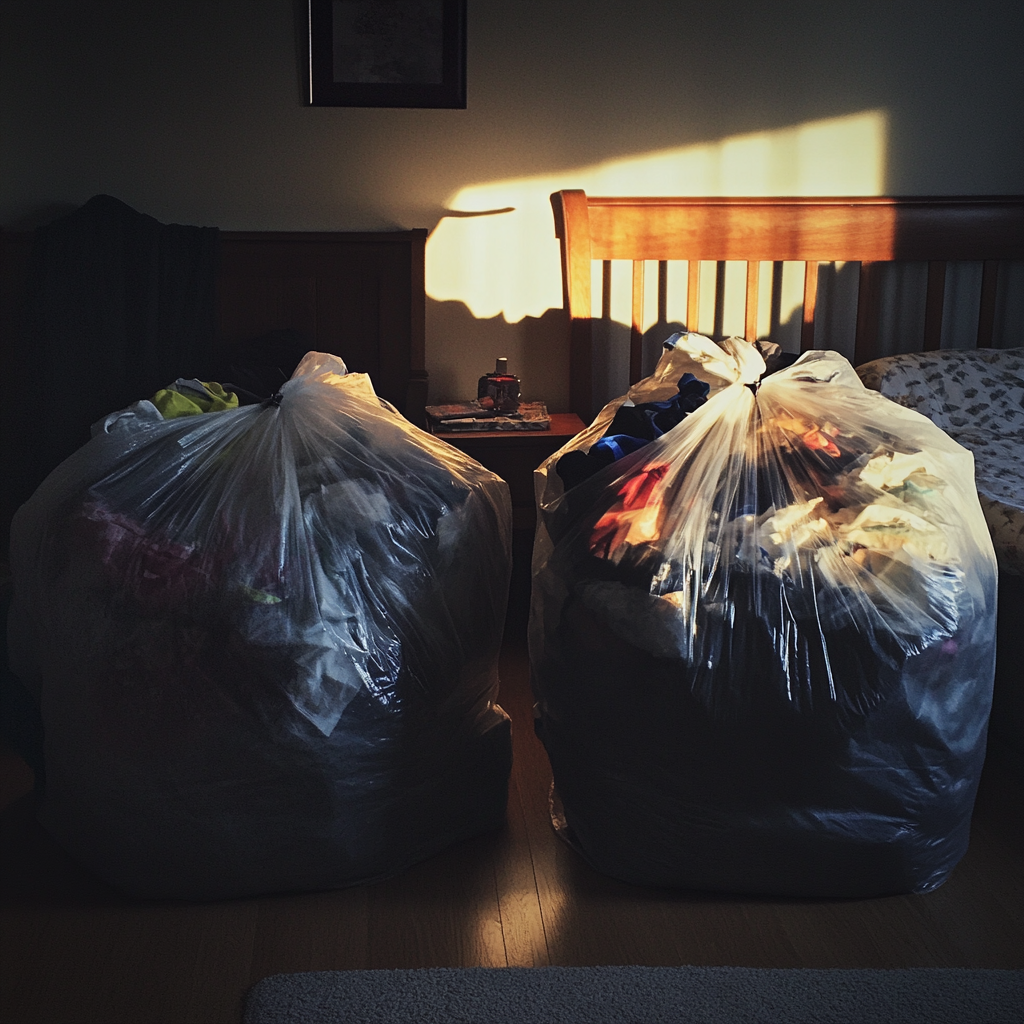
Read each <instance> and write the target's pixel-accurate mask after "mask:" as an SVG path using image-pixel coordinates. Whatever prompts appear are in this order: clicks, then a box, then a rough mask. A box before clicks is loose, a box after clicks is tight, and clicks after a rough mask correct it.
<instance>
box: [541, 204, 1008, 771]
mask: <svg viewBox="0 0 1024 1024" xmlns="http://www.w3.org/2000/svg"><path fill="white" fill-rule="evenodd" d="M551 203H552V208H553V212H554V221H555V233H556V235H557V236H558V239H559V242H560V247H561V258H562V282H563V299H564V308H565V311H566V314H567V325H566V326H567V332H568V345H569V353H570V360H569V362H570V396H571V406H572V409H573V410H574V411H575V412H577V413H578V414H579V415H580V416H581V417H582V418H583V419H584V420H589V419H590V418H592V416H593V415H594V413H595V411H596V407H595V393H594V392H595V381H597V380H598V379H599V376H600V374H599V370H598V368H597V367H596V366H595V354H596V348H595V337H596V335H597V333H598V332H599V331H600V330H601V329H602V326H603V325H602V321H608V320H609V318H610V306H611V298H610V295H611V288H612V268H613V263H614V262H616V261H622V263H623V265H624V266H626V267H628V268H629V270H628V273H629V277H630V281H629V285H630V287H629V291H630V295H631V326H630V329H629V342H628V348H629V353H628V367H629V383H630V384H633V383H635V382H636V381H638V380H640V379H641V378H642V376H643V375H644V368H645V353H646V352H648V351H649V349H650V348H651V342H652V340H653V343H654V344H655V345H660V342H661V341H662V340H664V339H665V338H666V337H667V336H668V335H669V334H671V333H672V332H673V331H674V330H678V329H683V330H685V327H684V326H683V325H684V324H691V325H697V324H698V323H700V322H701V321H708V320H711V321H712V322H713V324H714V330H713V331H710V332H707V333H710V334H711V336H712V337H713V338H715V339H716V340H720V339H721V338H723V337H724V336H725V334H724V332H723V331H722V324H723V308H724V304H725V301H726V297H725V287H724V284H725V280H726V270H727V267H730V266H733V265H735V263H739V264H745V267H744V269H743V282H744V284H743V290H744V295H743V307H744V312H743V329H742V331H736V330H734V331H732V332H731V333H733V334H736V335H741V336H742V337H745V338H747V339H748V340H754V339H755V338H758V337H761V336H763V335H762V334H761V332H759V330H758V326H759V325H760V324H762V323H763V322H764V321H765V319H766V318H765V316H764V310H763V308H761V309H759V304H761V305H762V306H763V302H764V296H765V295H770V296H771V298H770V299H769V300H768V301H769V302H770V303H771V305H772V310H771V313H772V315H771V317H769V318H768V320H769V322H770V323H771V324H772V326H773V327H775V326H777V322H778V313H777V310H778V302H779V292H780V281H781V274H782V271H783V267H784V265H789V266H792V265H793V264H794V263H795V264H797V269H798V270H799V271H800V272H801V273H802V278H803V283H802V304H801V306H800V311H799V325H798V334H797V343H796V345H795V346H793V347H794V348H798V349H799V351H801V352H803V351H807V350H810V349H814V348H828V347H838V346H836V345H834V344H833V343H831V338H830V332H829V331H828V330H825V329H824V328H825V327H826V326H827V325H824V324H823V323H822V319H823V318H822V317H821V316H820V315H819V314H820V313H821V309H822V306H823V305H824V304H826V302H827V300H828V299H829V292H828V289H827V288H826V287H825V286H824V285H825V280H826V278H827V277H828V275H830V274H832V278H831V280H832V281H833V282H834V279H835V275H834V264H836V263H838V262H840V261H841V262H844V263H845V264H846V271H847V273H848V272H849V271H851V270H852V271H853V272H854V274H855V279H854V280H855V287H854V289H853V293H852V295H853V298H852V303H851V310H850V312H851V316H852V321H853V322H852V324H851V325H850V327H849V330H848V332H847V334H846V337H848V338H849V340H850V343H849V345H848V346H847V350H846V351H845V352H844V354H845V355H846V356H847V358H849V359H850V361H851V362H852V363H853V364H854V366H856V367H858V368H859V371H860V372H861V375H862V378H863V379H864V380H865V382H866V383H867V384H868V386H873V387H875V388H876V389H878V390H881V391H882V393H883V394H887V395H888V397H891V398H893V399H894V400H896V401H899V402H901V404H905V405H908V406H910V407H912V408H913V407H916V408H919V409H920V410H921V411H922V412H924V413H925V414H926V415H929V416H931V417H932V418H933V419H934V420H935V422H937V423H939V425H940V426H942V427H943V429H946V430H947V432H950V433H951V434H953V436H959V437H960V439H961V440H962V443H963V444H964V445H965V446H966V447H969V448H971V449H972V450H973V451H974V453H975V458H976V461H977V463H978V466H979V473H978V480H979V488H983V487H985V481H986V480H987V481H988V482H989V484H990V485H991V486H990V487H989V488H988V490H989V491H990V493H986V492H985V491H984V490H982V493H981V499H982V504H983V508H984V509H985V512H986V516H987V520H988V523H989V526H990V529H991V530H992V533H993V538H994V541H995V546H996V551H997V557H998V558H999V562H1000V607H999V644H998V658H997V679H996V693H995V702H994V708H993V715H992V725H991V731H990V747H991V749H993V750H994V751H996V752H998V753H999V754H1000V755H1002V759H1003V760H1004V761H1007V762H1012V763H1013V764H1014V765H1015V766H1016V767H1018V768H1019V767H1021V766H1022V765H1024V756H1022V751H1024V688H1022V687H1021V685H1020V683H1021V672H1020V664H1021V658H1022V653H1024V652H1022V651H1021V644H1020V639H1019V634H1020V626H1019V624H1020V621H1021V618H1022V616H1024V576H1022V575H1021V572H1022V565H1024V560H1022V558H1021V549H1022V547H1024V545H1021V543H1020V538H1021V537H1022V536H1024V475H1022V473H1021V469H1020V466H1021V463H1020V459H1019V452H1020V446H1021V445H1022V444H1024V431H1022V429H1021V409H1020V406H1021V403H1022V401H1024V397H1022V396H1024V383H1022V374H1024V359H1022V358H1021V356H1022V354H1024V349H1021V348H1020V347H1019V346H1021V345H1024V322H1021V321H1020V320H1019V319H1016V320H1014V315H1013V310H1014V309H1015V308H1017V307H1018V306H1019V298H1018V299H1014V297H1013V294H1012V293H1013V289H1014V288H1015V287H1016V288H1019V286H1020V280H1019V278H1020V270H1021V262H1020V261H1022V260H1024V197H1022V196H964V197H913V198H889V197H838V198H827V197H822V198H818V197H799V198H718V197H715V198H691V197H636V198H630V197H620V196H613V197H593V196H588V195H586V193H585V192H583V191H581V190H566V191H561V192H556V193H555V194H553V195H552V197H551ZM800 265H802V266H800ZM965 268H966V269H967V270H969V271H970V272H971V273H973V275H974V282H973V285H972V286H970V287H966V288H965V287H964V286H963V283H962V281H963V278H962V275H963V273H964V271H965ZM670 269H671V270H672V276H673V280H675V279H678V280H680V282H681V283H682V282H683V281H684V280H685V285H684V286H683V293H684V294H685V306H683V305H682V300H681V298H679V300H678V301H677V306H676V308H677V309H678V308H685V314H684V316H683V317H682V318H680V317H678V316H677V317H675V318H673V317H671V316H669V314H668V309H669V295H668V292H669V280H670ZM653 274H657V298H656V302H657V317H656V320H655V321H654V326H653V327H648V326H647V325H648V324H649V323H650V321H651V319H652V318H651V316H650V315H646V316H645V308H644V307H645V299H646V301H647V302H648V304H649V303H650V295H651V292H652V289H651V288H649V287H648V285H647V281H648V280H649V277H648V275H653ZM684 275H685V276H684ZM766 275H768V276H770V278H771V280H770V281H766V280H765V276H766ZM712 277H713V278H714V280H713V282H712V281H711V280H710V278H712ZM894 280H895V286H894V284H893V282H894ZM908 282H910V283H916V284H920V285H921V289H920V294H913V295H906V294H900V293H901V292H905V291H907V290H908V287H907V285H908ZM712 283H713V287H708V286H709V285H711V284H712ZM894 294H896V296H897V298H901V299H902V300H903V301H904V303H905V304H906V303H909V304H910V305H911V306H914V307H915V308H916V310H917V315H916V316H915V317H911V318H910V320H911V322H912V326H911V328H910V330H909V333H908V331H907V330H906V329H902V331H901V328H900V320H899V317H896V332H895V333H896V335H897V336H898V337H897V340H896V346H895V347H894V344H893V338H892V333H893V332H892V330H891V327H892V324H891V323H890V325H889V327H890V330H889V333H888V336H887V334H886V329H885V320H886V314H887V313H888V314H889V319H890V321H891V320H892V316H891V310H887V309H886V308H885V307H886V306H887V305H889V306H891V304H892V299H893V295H894ZM702 302H703V303H711V304H712V305H713V307H714V309H713V312H714V315H713V317H708V315H707V313H706V311H705V310H703V309H702ZM1015 302H1016V306H1015ZM598 310H600V315H598ZM833 313H834V310H829V314H830V317H831V315H832V314H833ZM953 318H959V321H960V322H961V324H962V323H963V321H964V319H965V318H967V319H968V320H969V321H970V326H969V327H968V328H967V332H966V334H965V333H964V330H963V329H961V331H960V335H959V338H958V339H957V344H956V348H957V349H958V350H963V349H967V350H968V351H957V350H951V349H949V348H947V347H946V346H947V345H948V343H949V339H950V321H951V319H953ZM680 319H681V320H682V322H679V321H680ZM673 320H674V321H675V322H672V321H673ZM905 322H906V321H904V323H905ZM645 328H646V329H645ZM605 333H607V332H605ZM700 333H705V332H704V331H701V332H700ZM994 345H995V346H998V347H993V346H994ZM954 378H955V380H954ZM979 391H981V392H984V393H985V394H986V395H988V396H990V397H991V399H992V400H991V401H989V400H987V399H985V400H979V397H978V396H979ZM600 404H601V396H597V399H596V405H598V406H599V405H600ZM1014 451H1016V453H1017V455H1016V456H1014ZM990 454H992V455H993V457H994V458H995V459H996V460H997V461H995V462H994V463H993V464H992V465H991V466H990V465H988V464H987V462H986V459H987V458H988V457H989V455H990Z"/></svg>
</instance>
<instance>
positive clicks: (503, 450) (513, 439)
mask: <svg viewBox="0 0 1024 1024" xmlns="http://www.w3.org/2000/svg"><path fill="white" fill-rule="evenodd" d="M584 426H586V424H585V423H584V422H583V420H581V419H580V418H579V416H577V415H576V414H575V413H571V412H554V413H551V429H550V430H474V431H460V432H455V431H443V432H442V431H435V432H434V436H435V437H439V438H441V439H442V440H444V441H447V442H448V443H449V444H450V445H452V446H453V447H455V448H458V449H459V451H462V452H465V453H466V454H467V455H468V456H469V457H470V458H473V459H476V461H477V462H479V463H480V464H481V465H483V466H486V467H487V468H488V469H489V470H491V471H492V472H494V473H497V474H498V476H500V477H501V478H502V479H503V480H504V481H505V482H506V483H507V484H508V489H509V493H510V494H511V496H512V529H513V530H532V529H533V527H534V524H535V522H536V506H535V502H534V497H533V471H534V470H535V469H536V468H537V467H538V466H539V465H540V464H541V463H542V462H543V461H544V460H545V459H546V458H547V457H548V456H549V455H551V454H552V453H553V452H556V451H558V449H559V448H561V447H562V445H564V444H565V443H566V442H567V441H568V440H569V439H570V438H572V437H575V436H576V434H578V433H579V432H580V431H581V430H582V429H583V428H584Z"/></svg>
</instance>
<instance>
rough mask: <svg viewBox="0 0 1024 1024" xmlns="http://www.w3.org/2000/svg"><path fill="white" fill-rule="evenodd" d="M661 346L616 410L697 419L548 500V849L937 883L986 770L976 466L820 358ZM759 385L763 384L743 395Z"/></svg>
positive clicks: (683, 867)
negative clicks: (693, 406)
mask: <svg viewBox="0 0 1024 1024" xmlns="http://www.w3.org/2000/svg"><path fill="white" fill-rule="evenodd" d="M764 370H765V363H764V361H763V359H762V356H761V354H760V353H759V352H758V350H757V349H756V348H755V347H754V346H752V345H749V344H747V343H746V342H744V341H740V340H737V339H729V340H728V341H726V342H723V343H722V344H721V345H716V344H714V343H713V342H710V341H709V340H708V339H706V338H700V337H698V336H696V335H682V336H677V337H675V338H673V339H670V342H669V343H668V344H667V348H666V352H665V354H664V356H663V357H662V360H661V362H660V363H659V366H658V368H657V370H656V372H655V374H654V375H653V376H652V377H650V378H648V379H647V380H645V381H642V382H640V383H639V384H637V385H636V386H635V387H634V388H633V389H632V391H631V392H630V394H629V400H631V401H634V402H637V403H640V402H646V401H657V400H662V399H664V398H667V397H669V395H670V394H671V393H672V392H673V391H674V390H675V386H676V381H678V379H679V378H680V376H681V374H682V373H684V372H692V373H694V374H695V375H696V376H698V377H700V378H701V379H703V380H705V381H707V382H708V383H709V384H710V385H711V389H710V398H709V400H708V401H707V403H706V404H705V405H703V406H702V407H701V408H699V409H697V411H696V412H693V413H691V414H690V415H688V416H687V417H686V418H685V419H684V420H683V421H682V423H680V424H679V425H678V426H676V427H675V428H674V429H672V430H670V431H669V432H668V433H666V434H665V435H663V436H662V437H661V438H659V439H658V440H656V441H653V442H651V443H650V444H649V445H647V446H646V447H644V448H642V449H640V451H638V452H635V453H634V454H632V455H628V456H626V457H625V458H623V459H621V460H620V461H618V462H615V463H613V464H612V465H611V466H608V467H607V468H605V469H603V470H602V471H601V472H599V473H598V474H597V475H595V476H593V477H591V478H590V479H589V480H586V481H585V482H584V483H581V484H579V485H577V486H576V487H573V488H572V489H570V490H569V491H567V492H564V493H563V492H562V484H561V481H560V479H559V478H558V475H557V473H556V472H555V470H554V467H555V464H556V463H557V460H558V459H559V458H560V457H561V455H562V454H564V452H565V451H566V450H569V449H572V448H577V447H582V448H589V446H590V445H591V444H593V442H594V440H596V438H597V437H600V436H601V434H602V433H603V431H604V429H605V428H606V426H607V425H608V423H610V422H611V419H612V417H613V415H614V412H615V409H616V408H617V407H618V406H619V405H620V404H621V403H622V401H623V400H621V399H620V400H619V401H617V402H613V403H611V404H610V405H609V406H608V407H607V408H606V409H605V410H603V411H602V413H601V414H600V415H599V416H598V418H597V419H596V420H595V422H594V424H593V425H592V426H591V427H590V428H588V430H586V431H584V432H583V433H582V434H580V435H579V436H578V437H577V438H576V439H574V441H573V442H571V443H570V445H569V446H567V448H566V449H563V451H562V452H559V453H556V454H555V455H554V456H552V457H551V459H550V460H549V461H548V462H547V463H545V464H544V466H542V467H541V469H540V470H539V471H538V474H537V488H538V498H539V507H540V523H539V525H538V536H537V545H536V548H535V560H534V596H533V605H532V610H531V624H530V646H531V659H532V667H533V679H534V685H535V688H536V695H537V698H538V707H539V711H540V718H539V722H538V732H539V734H540V736H541V738H542V739H543V741H544V744H545V746H546V748H547V751H548V754H549V756H550V758H551V763H552V767H553V770H554V780H555V786H556V789H557V794H558V796H559V798H560V800H561V804H562V809H561V812H560V813H559V814H558V815H557V816H556V818H555V820H556V825H558V826H559V827H560V829H561V830H562V832H563V834H565V835H566V836H567V837H568V838H570V839H571V841H572V842H573V843H574V844H575V845H576V846H577V848H578V849H579V850H580V851H581V852H582V853H583V854H584V855H585V856H586V857H587V858H588V859H589V860H590V861H591V862H592V863H593V864H594V865H595V866H596V867H598V868H599V869H600V870H602V871H605V872H607V873H609V874H612V875H615V876H617V877H620V878H623V879H626V880H628V881H631V882H640V883H647V884H654V885H669V886H679V887H688V888H701V889H714V890H727V891H736V892H755V893H765V894H784V895H793V896H827V897H841V896H870V895H879V894H884V893H898V892H923V891H927V890H929V889H932V888H934V887H935V886H937V885H939V884H940V883H941V882H942V881H943V880H945V878H946V877H947V876H948V875H949V873H950V871H951V870H952V869H953V867H954V865H955V864H956V863H957V861H958V860H959V859H960V857H961V856H962V855H963V853H964V851H965V849H966V846H967V841H968V830H969V825H970V817H971V811H972V808H973V802H974V796H975V792H976V788H977V783H978V780H979V776H980V772H981V767H982V762H983V759H984V754H985V736H986V726H987V721H988V713H989V709H990V705H991V693H992V679H993V672H994V643H993V638H994V632H995V593H996V564H995V557H994V553H993V550H992V543H991V540H990V538H989V535H988V531H987V529H986V526H985V522H984V519H983V517H982V514H981V509H980V505H979V503H978V498H977V494H976V492H975V490H974V483H973V462H972V458H971V455H970V453H969V452H968V451H967V450H966V449H964V448H962V447H960V446H959V445H958V444H956V443H955V442H954V441H952V440H951V439H950V438H949V437H948V436H947V435H946V434H944V433H943V432H942V431H941V430H939V429H938V428H937V427H935V426H934V425H933V424H931V423H930V422H929V421H928V420H926V419H925V418H924V417H923V416H920V415H918V414H917V413H914V412H911V411H910V410H907V409H904V408H902V407H900V406H897V405H895V404H894V403H892V402H890V401H889V400H888V399H885V398H883V397H882V396H881V395H878V394H876V393H874V392H869V391H867V390H866V389H865V388H864V386H863V385H862V384H861V382H860V380H859V379H858V377H857V375H856V373H855V372H854V371H853V369H852V367H851V366H850V365H849V363H848V362H847V361H846V360H845V359H843V358H842V357H841V356H839V355H837V354H835V353H830V352H809V353H806V354H805V355H804V356H802V357H801V358H800V359H799V360H798V361H797V362H796V363H795V364H793V365H792V366H791V367H789V368H788V369H783V370H780V371H778V372H777V373H774V374H771V375H768V376H764V377H763V378H762V374H763V372H764ZM759 381H760V383H758V382H759Z"/></svg>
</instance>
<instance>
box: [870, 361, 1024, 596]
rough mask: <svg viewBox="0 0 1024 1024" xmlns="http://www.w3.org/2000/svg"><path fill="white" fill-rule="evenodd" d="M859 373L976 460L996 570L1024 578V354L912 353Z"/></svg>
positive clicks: (875, 388)
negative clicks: (912, 410)
mask: <svg viewBox="0 0 1024 1024" xmlns="http://www.w3.org/2000/svg"><path fill="white" fill-rule="evenodd" d="M857 373H858V374H859V375H860V378H861V380H862V381H863V382H864V384H865V385H866V386H867V387H869V388H872V389H874V390H875V391H880V392H881V393H882V394H883V395H885V396H886V397H887V398H891V399H892V400H893V401H894V402H898V403H899V404H900V405H904V406H906V407H907V408H909V409H916V410H917V411H918V412H920V413H922V414H923V415H925V416H927V417H928V418H929V419H930V420H931V421H932V422H933V423H935V424H936V425H937V426H939V427H941V428H942V429H943V430H945V431H946V433H947V434H949V435H950V437H952V438H953V439H954V440H956V441H958V442H959V443H960V444H962V445H963V446H964V447H965V448H969V449H970V450H971V451H972V452H973V453H974V464H975V479H976V484H977V488H978V497H979V498H980V500H981V507H982V511H983V512H984V514H985V520H986V522H987V523H988V526H989V529H990V530H991V531H992V542H993V544H994V546H995V549H996V557H997V558H998V559H999V566H1000V568H1001V569H1003V570H1004V571H1006V572H1011V573H1014V574H1016V575H1022V576H1024V458H1022V456H1024V348H1014V349H970V350H965V351H960V350H951V349H947V350H943V351H938V352H911V353H907V354H905V355H898V356H886V357H885V358H882V359H875V360H874V361H873V362H870V363H865V364H864V365H863V366H859V367H857Z"/></svg>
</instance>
